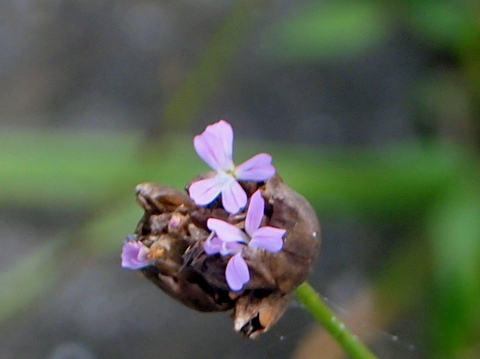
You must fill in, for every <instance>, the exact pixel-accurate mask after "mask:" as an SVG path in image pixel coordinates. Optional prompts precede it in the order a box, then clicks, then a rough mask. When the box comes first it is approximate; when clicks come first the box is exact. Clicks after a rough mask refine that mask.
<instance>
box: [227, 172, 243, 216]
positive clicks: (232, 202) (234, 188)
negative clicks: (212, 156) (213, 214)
mask: <svg viewBox="0 0 480 359" xmlns="http://www.w3.org/2000/svg"><path fill="white" fill-rule="evenodd" d="M246 204H247V194H246V193H245V190H244V189H243V188H242V186H240V184H239V183H238V182H237V181H235V180H233V181H230V182H229V183H228V184H227V185H225V186H224V187H223V189H222V205H223V208H225V210H226V211H227V212H228V213H230V214H235V213H238V211H240V209H242V208H243V207H245V205H246Z"/></svg>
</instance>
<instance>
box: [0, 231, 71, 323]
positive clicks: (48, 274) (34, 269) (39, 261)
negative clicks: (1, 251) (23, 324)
mask: <svg viewBox="0 0 480 359" xmlns="http://www.w3.org/2000/svg"><path fill="white" fill-rule="evenodd" d="M61 246H62V242H61V241H60V240H58V239H56V240H51V241H49V242H47V243H45V244H44V245H43V246H42V247H41V248H40V249H38V250H36V251H35V252H33V253H32V254H29V255H27V256H24V257H20V261H19V262H18V263H17V264H16V265H12V266H10V267H8V269H7V270H5V271H2V272H1V273H0V288H2V290H1V291H0V303H1V305H0V322H2V321H4V320H6V319H8V318H10V317H11V316H12V315H14V314H15V313H17V312H18V311H20V310H21V309H22V308H25V307H27V305H28V304H30V303H31V302H32V301H33V299H35V298H36V297H38V296H39V295H41V294H42V293H45V292H46V291H47V290H48V289H49V288H51V286H52V285H53V284H54V283H55V282H56V280H57V279H58V275H59V272H58V268H57V263H58V262H59V261H56V260H55V258H58V257H59V256H58V250H59V248H60V247H61Z"/></svg>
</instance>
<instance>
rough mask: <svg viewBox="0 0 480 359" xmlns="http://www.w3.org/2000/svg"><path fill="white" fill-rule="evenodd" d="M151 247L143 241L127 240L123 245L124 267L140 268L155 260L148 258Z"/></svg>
mask: <svg viewBox="0 0 480 359" xmlns="http://www.w3.org/2000/svg"><path fill="white" fill-rule="evenodd" d="M148 252H149V249H148V247H147V246H146V245H144V244H143V243H142V242H137V241H125V242H124V243H123V247H122V267H123V268H126V269H140V268H144V267H146V266H148V265H150V264H153V263H154V262H155V260H154V259H150V258H147V254H148Z"/></svg>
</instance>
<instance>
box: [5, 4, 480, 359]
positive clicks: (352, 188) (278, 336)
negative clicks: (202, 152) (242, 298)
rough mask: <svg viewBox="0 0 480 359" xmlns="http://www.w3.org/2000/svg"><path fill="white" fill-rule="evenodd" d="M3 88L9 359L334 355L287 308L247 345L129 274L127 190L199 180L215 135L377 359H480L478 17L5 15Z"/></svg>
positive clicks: (299, 11)
mask: <svg viewBox="0 0 480 359" xmlns="http://www.w3.org/2000/svg"><path fill="white" fill-rule="evenodd" d="M0 88H1V91H0V118H1V131H0V161H1V162H0V204H1V207H0V213H1V215H0V240H1V244H2V246H1V248H2V249H1V250H0V287H1V288H2V291H1V293H0V320H1V326H2V330H1V334H0V357H1V358H49V359H59V358H85V359H91V358H132V357H134V358H146V359H148V358H192V357H196V358H207V357H208V358H211V357H219V358H258V357H275V358H340V357H342V354H341V352H340V353H338V350H336V349H332V350H330V349H328V348H330V347H333V348H335V344H334V343H333V344H332V343H328V339H325V338H324V336H322V335H323V334H322V332H321V329H318V328H315V325H314V324H313V323H312V319H311V318H310V317H309V315H308V313H306V312H305V311H304V310H303V309H302V308H300V306H298V305H296V304H292V308H290V310H289V311H288V312H287V314H286V315H285V317H284V318H283V319H282V320H281V321H280V323H279V324H278V325H277V326H276V327H275V328H273V329H272V330H271V332H269V333H268V334H265V335H264V337H263V338H260V340H259V341H256V342H249V341H246V340H244V339H242V338H241V337H240V336H239V335H237V334H235V333H234V332H233V329H232V323H231V321H230V319H229V318H228V315H227V314H225V313H223V314H208V315H206V314H201V313H196V312H193V311H191V310H189V309H187V308H184V307H182V306H181V305H180V304H177V303H176V302H174V301H173V300H171V299H170V298H167V297H166V295H164V294H163V293H161V292H160V291H159V290H157V289H156V288H155V287H154V286H152V285H151V284H150V283H148V282H147V281H146V280H144V279H141V277H139V276H137V275H136V273H135V272H131V271H125V270H122V269H121V268H120V261H119V255H120V250H121V244H122V241H123V240H124V238H125V235H126V234H128V233H132V232H133V231H134V229H135V226H136V223H137V221H138V220H139V219H140V216H141V214H142V213H141V210H140V208H139V207H138V206H137V205H136V204H135V200H134V193H133V189H134V187H135V185H136V184H137V183H140V182H146V181H155V182H159V183H163V184H168V185H172V186H175V187H178V188H182V187H183V186H184V185H185V183H186V182H187V181H188V180H189V179H191V178H192V177H194V176H195V175H197V174H198V173H200V172H202V171H205V170H206V169H207V168H206V166H205V164H203V163H202V161H201V160H200V159H199V158H198V157H197V156H196V154H195V152H194V149H193V144H192V138H193V136H194V135H195V134H197V133H200V132H201V131H202V130H203V128H204V127H205V125H207V124H209V123H213V122H216V121H217V120H219V119H220V118H225V119H226V120H228V121H229V122H230V123H231V124H232V125H233V127H234V130H235V134H236V142H235V151H236V152H235V160H236V162H237V163H239V162H242V161H243V160H245V159H246V158H248V157H249V156H251V155H253V154H255V153H257V152H259V151H262V152H269V153H270V154H272V155H273V158H274V164H275V166H276V168H277V171H278V172H279V174H280V175H281V176H282V177H283V178H284V179H285V181H286V182H287V183H288V184H289V185H290V186H291V187H293V188H294V189H296V190H297V191H298V192H300V193H301V194H303V195H304V196H306V197H307V198H308V199H309V201H310V202H311V203H312V204H313V206H314V207H315V209H316V210H317V212H318V215H319V218H320V221H321V223H322V226H323V243H322V249H321V254H320V258H319V261H318V263H317V265H316V267H315V270H314V273H313V274H312V277H311V279H310V283H311V284H312V285H313V286H314V287H315V288H316V289H317V290H318V291H319V292H320V293H321V294H322V295H325V296H326V298H328V301H329V302H330V303H331V305H332V306H333V307H334V309H336V310H337V311H338V312H339V314H340V315H341V316H343V317H344V318H345V320H346V321H347V322H348V323H350V322H351V323H352V326H354V329H355V330H356V332H357V334H358V335H359V336H360V337H362V338H364V339H365V340H367V341H368V343H369V345H371V346H372V348H373V350H374V351H375V352H376V353H377V354H378V356H379V357H380V358H462V359H464V358H465V359H466V358H479V357H480V336H479V334H478V333H480V309H479V308H480V306H479V303H480V181H479V179H480V171H479V169H480V167H479V162H478V153H479V147H480V122H479V118H480V116H479V115H480V111H479V110H480V4H479V3H478V2H476V1H469V0H457V1H454V0H390V1H379V0H341V1H333V0H324V1H306V0H302V1H298V2H293V1H261V0H257V1H253V0H237V1H219V0H204V1H191V0H177V1H148V0H144V1H138V0H137V1H135V0H133V1H128V2H126V1H114V0H99V1H88V0H75V1H66V0H45V1H41V0H35V1H30V2H25V1H18V0H6V1H3V2H2V4H1V5H0ZM294 303H295V302H294ZM355 322H357V324H356V325H355V324H353V323H355ZM310 325H311V326H312V329H308V328H309V326H310Z"/></svg>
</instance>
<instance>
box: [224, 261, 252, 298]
mask: <svg viewBox="0 0 480 359" xmlns="http://www.w3.org/2000/svg"><path fill="white" fill-rule="evenodd" d="M225 278H226V279H227V284H228V286H229V287H230V289H231V290H233V291H235V292H236V291H239V290H240V289H242V287H243V285H244V284H245V283H247V282H248V281H249V280H250V273H249V272H248V266H247V263H246V262H245V260H244V259H243V258H242V254H241V253H237V254H235V255H234V256H233V257H232V258H230V260H229V261H228V263H227V269H226V270H225Z"/></svg>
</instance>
